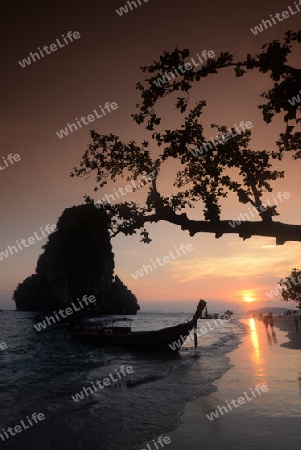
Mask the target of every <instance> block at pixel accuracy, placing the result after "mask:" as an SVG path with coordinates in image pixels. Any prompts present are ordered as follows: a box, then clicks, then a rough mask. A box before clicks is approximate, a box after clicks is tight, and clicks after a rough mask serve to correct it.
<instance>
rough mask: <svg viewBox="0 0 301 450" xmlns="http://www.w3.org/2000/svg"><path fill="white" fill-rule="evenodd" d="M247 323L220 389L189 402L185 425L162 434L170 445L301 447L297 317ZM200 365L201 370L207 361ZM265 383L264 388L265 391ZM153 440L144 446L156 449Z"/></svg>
mask: <svg viewBox="0 0 301 450" xmlns="http://www.w3.org/2000/svg"><path fill="white" fill-rule="evenodd" d="M243 323H245V324H246V325H247V327H248V333H247V335H243V336H242V343H241V344H240V345H239V347H238V348H237V349H236V350H234V351H233V352H231V353H230V354H228V356H229V358H230V363H231V364H232V365H233V366H232V368H231V369H230V370H229V371H228V372H226V373H225V374H224V376H223V377H222V378H221V379H219V380H218V381H217V382H215V383H214V384H215V386H216V391H215V392H214V393H212V394H211V395H208V396H205V397H199V398H197V399H196V400H194V401H192V402H189V403H187V404H186V407H185V412H184V414H183V417H182V423H181V424H180V426H179V427H178V428H177V429H176V430H174V431H166V432H165V433H164V434H162V436H169V438H170V439H171V443H170V444H168V445H166V447H167V448H168V449H169V450H183V449H184V448H186V449H187V450H199V449H200V448H203V447H204V448H206V450H240V449H241V448H244V449H247V450H251V449H252V450H253V449H254V448H256V449H258V450H264V449H266V448H269V447H271V448H273V450H283V449H284V448H289V449H290V450H297V449H298V450H299V448H300V437H299V431H300V419H301V408H300V395H301V367H300V361H299V360H298V358H297V356H298V355H299V353H298V350H297V349H298V348H299V349H300V348H301V347H300V335H301V331H299V333H297V332H296V329H295V325H294V322H293V317H292V316H288V317H279V318H278V317H277V318H275V327H274V330H273V331H272V330H271V329H270V328H269V330H268V331H267V330H266V329H265V326H264V324H263V322H262V321H260V320H256V319H245V320H243ZM280 328H281V329H280ZM300 329H301V327H300ZM287 333H289V337H290V342H289V343H288V337H287ZM284 347H286V348H284ZM198 364H199V370H200V371H201V370H202V361H201V360H200V361H199V362H198ZM264 385H265V386H266V389H265V392H263V391H261V390H260V387H261V386H264ZM256 387H257V390H256ZM259 392H260V394H259ZM239 398H240V400H239V401H240V403H241V404H238V399H239ZM241 398H243V399H244V402H243V400H241ZM232 400H233V401H234V403H233V402H232ZM231 405H232V406H231ZM234 405H236V406H234ZM222 407H224V408H222ZM230 408H231V410H230ZM214 411H215V412H216V413H215V414H216V415H217V417H216V418H212V417H213V416H212V415H211V413H212V412H214ZM217 413H218V414H217ZM209 417H211V420H210V419H209ZM148 444H149V446H148V447H147V443H144V444H142V445H140V446H139V447H138V448H139V450H142V449H147V450H148V449H149V448H151V449H153V448H155V447H154V444H153V443H152V442H151V441H149V442H148Z"/></svg>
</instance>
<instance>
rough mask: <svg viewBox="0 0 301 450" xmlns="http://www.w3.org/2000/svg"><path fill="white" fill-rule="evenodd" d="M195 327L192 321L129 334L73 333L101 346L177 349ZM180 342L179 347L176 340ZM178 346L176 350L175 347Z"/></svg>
mask: <svg viewBox="0 0 301 450" xmlns="http://www.w3.org/2000/svg"><path fill="white" fill-rule="evenodd" d="M192 328H193V323H192V321H190V322H186V323H183V324H180V325H176V326H173V327H169V328H163V329H161V330H156V331H136V332H135V331H134V332H131V333H128V334H119V335H118V334H113V335H104V334H83V333H76V332H73V333H72V337H73V338H74V339H76V340H79V341H82V342H87V343H94V344H96V345H99V346H105V347H106V346H113V347H126V348H134V349H140V350H148V351H152V350H156V351H158V350H164V351H166V350H168V351H177V350H179V347H181V345H182V344H183V342H184V341H185V339H186V337H187V336H188V335H189V333H190V331H191V330H192ZM178 341H179V342H180V343H181V344H180V346H179V347H177V346H176V345H175V342H178ZM174 347H176V348H175V349H174V350H173V348H174Z"/></svg>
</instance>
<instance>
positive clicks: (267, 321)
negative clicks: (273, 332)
mask: <svg viewBox="0 0 301 450" xmlns="http://www.w3.org/2000/svg"><path fill="white" fill-rule="evenodd" d="M263 323H264V324H265V328H266V330H267V329H268V325H269V319H268V316H264V318H263Z"/></svg>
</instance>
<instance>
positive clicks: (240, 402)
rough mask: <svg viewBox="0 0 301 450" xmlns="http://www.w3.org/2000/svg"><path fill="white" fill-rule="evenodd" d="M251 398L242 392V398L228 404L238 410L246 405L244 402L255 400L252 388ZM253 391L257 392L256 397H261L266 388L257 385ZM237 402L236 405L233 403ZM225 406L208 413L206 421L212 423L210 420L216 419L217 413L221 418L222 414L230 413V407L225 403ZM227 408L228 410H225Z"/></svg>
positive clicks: (264, 385) (265, 386)
mask: <svg viewBox="0 0 301 450" xmlns="http://www.w3.org/2000/svg"><path fill="white" fill-rule="evenodd" d="M250 391H251V394H252V397H249V396H248V394H247V392H244V397H238V399H237V400H233V399H232V400H231V401H230V403H231V404H232V405H233V406H234V407H235V408H238V407H239V406H241V405H244V404H245V403H246V400H247V401H248V402H250V401H251V400H253V399H254V398H256V393H255V392H254V391H253V389H252V388H250ZM255 391H256V392H257V394H258V396H260V395H261V393H262V392H267V391H268V387H267V385H266V384H262V385H259V384H258V385H257V386H256V387H255ZM235 402H237V403H238V405H237V404H236V403H235ZM226 404H227V406H218V407H217V409H216V410H215V411H212V412H211V413H210V415H208V414H206V417H207V419H209V420H210V422H212V420H214V419H217V418H218V417H219V413H220V414H221V415H222V416H223V415H224V412H225V413H228V412H229V411H232V407H231V406H230V405H229V402H228V401H226ZM227 408H228V409H227Z"/></svg>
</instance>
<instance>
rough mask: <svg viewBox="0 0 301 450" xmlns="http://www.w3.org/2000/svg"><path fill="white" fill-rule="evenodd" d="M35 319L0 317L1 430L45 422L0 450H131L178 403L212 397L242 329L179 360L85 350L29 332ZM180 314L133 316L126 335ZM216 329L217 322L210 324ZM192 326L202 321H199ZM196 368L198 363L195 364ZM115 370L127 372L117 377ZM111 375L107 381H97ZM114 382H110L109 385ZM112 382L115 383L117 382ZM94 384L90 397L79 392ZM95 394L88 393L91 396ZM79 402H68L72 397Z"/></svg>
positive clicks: (188, 348)
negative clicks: (127, 368)
mask: <svg viewBox="0 0 301 450" xmlns="http://www.w3.org/2000/svg"><path fill="white" fill-rule="evenodd" d="M34 316H35V314H34V313H26V312H15V311H4V312H2V313H0V327H1V328H0V330H1V332H0V343H1V342H3V341H4V342H6V344H7V349H5V350H0V370H1V381H0V383H1V384H0V391H1V412H0V430H3V428H4V430H7V429H8V427H12V428H14V427H15V426H16V425H20V423H21V420H23V423H25V424H28V421H27V419H26V417H27V416H28V417H29V418H31V416H32V414H33V413H34V412H36V413H43V414H44V416H45V419H44V420H43V421H38V423H37V424H35V423H34V422H33V426H29V428H28V429H24V428H23V429H22V432H19V433H15V436H11V435H10V434H9V432H7V436H9V437H8V438H7V436H5V434H3V431H2V432H1V431H0V434H1V433H2V435H3V436H4V438H5V441H4V442H3V439H1V438H0V442H1V447H2V448H3V449H12V450H14V449H16V450H19V449H24V450H27V449H28V450H29V449H30V450H38V449H39V450H47V449H62V450H63V449H64V450H65V449H66V450H69V449H70V450H71V449H72V450H79V449H89V450H94V449H95V450H96V449H97V450H102V449H106V450H131V449H136V448H139V444H141V443H142V442H144V441H146V440H149V439H152V438H154V437H155V436H156V435H158V434H159V433H165V434H168V431H169V430H172V429H174V428H175V427H176V426H177V425H178V424H179V423H180V420H181V414H182V413H183V410H184V406H185V403H186V402H187V401H188V400H191V399H193V398H195V397H198V396H203V395H208V394H209V393H211V392H213V391H214V389H215V388H214V386H213V382H214V381H215V380H217V379H218V378H220V377H221V376H222V375H223V373H225V372H226V371H227V370H228V369H229V368H230V364H229V358H228V356H227V353H228V352H230V351H231V350H233V349H234V348H236V347H237V346H238V344H239V342H240V337H241V336H242V335H243V334H244V333H245V332H246V331H245V330H246V328H245V326H244V325H243V324H241V322H239V321H238V319H237V318H235V317H233V318H232V319H231V320H230V321H229V322H224V324H223V325H220V326H218V327H216V326H215V325H214V322H213V321H212V320H208V322H209V323H210V324H211V328H214V329H213V330H209V331H208V333H207V334H204V335H203V336H202V337H199V346H198V348H197V350H194V348H193V347H192V346H193V344H192V342H188V343H185V345H184V346H183V347H182V349H181V351H180V352H179V354H178V355H177V354H174V353H172V352H171V353H170V354H166V353H165V354H162V353H161V354H160V353H158V352H156V353H142V352H134V351H129V350H125V349H115V348H114V349H113V348H100V347H98V348H97V347H91V346H89V345H86V344H81V343H78V342H74V341H72V340H70V339H69V336H68V333H67V331H66V330H65V329H64V328H60V329H55V330H50V329H46V331H43V332H36V331H35V329H34V328H33V325H34V324H35V323H36V322H34V321H33V317H34ZM187 317H188V315H187V314H182V313H181V314H168V313H160V314H159V313H148V314H146V313H144V314H138V315H137V316H134V317H133V319H134V321H133V331H136V330H154V329H160V328H164V327H168V326H172V325H175V324H178V323H180V322H182V321H184V320H185V319H187ZM216 323H217V324H218V321H216ZM198 324H199V326H201V325H203V326H204V325H205V324H206V321H204V320H202V321H199V322H198ZM196 361H198V362H201V365H200V364H199V363H198V364H195V362H196ZM121 366H131V367H132V368H133V372H132V373H130V374H126V375H125V376H123V375H120V379H119V378H118V377H117V375H116V374H117V372H118V373H120V368H121ZM109 374H112V377H111V378H110V380H111V383H110V385H108V386H105V387H104V388H103V389H100V388H97V386H96V382H97V380H100V381H101V382H102V381H103V379H104V378H106V377H108V376H109ZM113 380H115V381H113ZM116 380H117V381H116ZM93 385H94V386H95V389H94V390H93V389H92V391H93V393H90V391H89V390H88V391H86V392H87V393H88V394H87V395H86V394H84V393H83V388H84V387H85V388H87V387H89V386H90V387H91V386H93ZM96 389H97V391H96V392H95V390H96ZM80 392H82V396H83V399H79V398H78V400H77V401H74V400H73V398H72V396H73V397H74V396H75V394H76V393H80Z"/></svg>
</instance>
